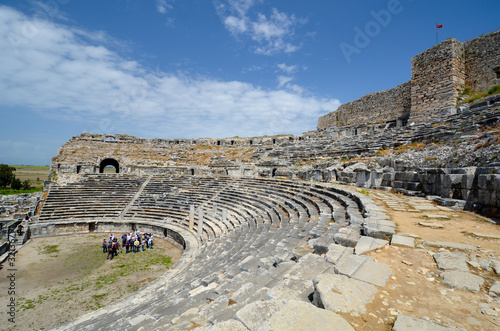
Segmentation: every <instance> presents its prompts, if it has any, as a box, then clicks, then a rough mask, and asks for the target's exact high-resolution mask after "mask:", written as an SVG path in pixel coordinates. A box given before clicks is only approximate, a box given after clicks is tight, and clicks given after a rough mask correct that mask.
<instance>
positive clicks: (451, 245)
mask: <svg viewBox="0 0 500 331" xmlns="http://www.w3.org/2000/svg"><path fill="white" fill-rule="evenodd" d="M424 245H425V246H430V247H438V248H447V249H458V250H461V251H474V252H475V251H477V250H479V248H477V247H476V246H473V245H469V244H459V243H452V242H446V241H424Z"/></svg>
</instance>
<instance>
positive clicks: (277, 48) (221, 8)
mask: <svg viewBox="0 0 500 331" xmlns="http://www.w3.org/2000/svg"><path fill="white" fill-rule="evenodd" d="M257 2H258V1H254V0H227V5H226V4H225V3H220V4H219V5H218V6H217V7H216V9H217V12H218V14H219V16H220V17H221V20H222V22H223V24H224V26H225V27H226V29H227V30H228V31H229V32H230V33H231V34H232V35H234V36H236V37H239V36H242V37H249V38H250V39H251V40H253V41H254V42H255V43H256V46H255V48H254V51H255V53H257V54H264V55H272V54H276V53H281V52H284V53H292V52H295V51H297V50H298V49H299V48H300V45H297V44H296V43H294V41H293V37H294V33H295V32H294V27H295V26H296V25H298V24H304V23H305V22H306V21H305V20H304V19H298V18H296V17H295V15H293V14H292V15H287V14H285V13H283V12H280V11H278V10H277V9H276V8H273V9H272V13H271V15H268V16H266V15H264V14H262V13H257V15H256V17H251V15H249V13H248V11H249V10H250V8H251V7H252V6H254V5H255V4H256V3H257Z"/></svg>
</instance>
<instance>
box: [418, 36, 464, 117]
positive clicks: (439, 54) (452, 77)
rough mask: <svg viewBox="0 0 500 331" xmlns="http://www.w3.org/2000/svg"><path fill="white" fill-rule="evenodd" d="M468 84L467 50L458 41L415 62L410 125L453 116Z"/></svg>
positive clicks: (443, 43)
mask: <svg viewBox="0 0 500 331" xmlns="http://www.w3.org/2000/svg"><path fill="white" fill-rule="evenodd" d="M464 84H465V61H464V46H463V44H462V43H461V42H459V41H458V40H455V39H448V40H445V41H443V42H442V43H440V44H438V45H436V46H434V47H432V48H430V49H428V50H426V51H425V52H423V53H421V54H419V55H416V56H414V57H413V58H412V59H411V115H410V120H409V121H410V122H416V123H420V122H424V121H428V120H429V119H430V118H435V117H439V116H442V115H443V114H449V112H450V110H451V109H452V108H455V107H456V106H457V100H458V97H459V96H460V94H461V92H462V90H463V88H464Z"/></svg>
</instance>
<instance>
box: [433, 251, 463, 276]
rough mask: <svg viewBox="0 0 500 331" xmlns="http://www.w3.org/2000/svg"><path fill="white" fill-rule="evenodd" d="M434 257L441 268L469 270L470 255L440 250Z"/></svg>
mask: <svg viewBox="0 0 500 331" xmlns="http://www.w3.org/2000/svg"><path fill="white" fill-rule="evenodd" d="M433 257H434V260H435V261H436V264H437V266H438V268H439V269H443V270H458V271H463V272H469V267H468V266H467V260H468V257H467V255H465V254H463V253H462V254H461V253H453V252H440V253H436V254H434V256H433Z"/></svg>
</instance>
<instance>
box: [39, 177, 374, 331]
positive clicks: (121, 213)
mask: <svg viewBox="0 0 500 331" xmlns="http://www.w3.org/2000/svg"><path fill="white" fill-rule="evenodd" d="M118 188H120V190H119V189H118ZM99 190H101V191H100V192H98V191H99ZM109 190H113V192H117V193H116V196H119V198H117V201H116V203H115V204H113V209H112V210H108V209H106V208H103V207H102V206H103V205H105V204H104V201H106V199H107V198H108V197H109V195H110V194H109ZM118 192H119V193H118ZM85 194H93V195H94V196H93V197H87V198H89V199H97V200H96V201H103V203H88V202H87V204H88V205H87V206H86V212H87V215H92V216H93V217H94V218H96V219H97V218H99V217H109V215H113V216H114V217H115V218H116V219H117V220H120V219H122V220H136V219H138V220H140V219H152V220H155V221H157V222H163V223H165V224H166V225H167V226H168V224H176V226H180V227H183V228H185V229H186V230H188V231H191V230H189V214H190V208H191V206H194V208H195V210H196V212H195V226H194V229H193V230H192V231H191V233H192V234H196V235H197V236H198V237H199V238H200V240H201V241H200V243H201V246H200V247H199V250H198V251H197V254H196V255H195V256H193V257H192V259H191V260H190V261H189V262H188V263H187V264H186V265H185V266H184V267H183V269H182V271H179V272H177V273H175V276H174V277H171V278H170V279H169V280H168V282H163V283H162V282H158V281H157V282H155V283H153V284H151V285H150V286H147V287H146V288H144V289H142V290H140V291H139V293H136V294H133V296H134V295H135V296H136V298H138V299H137V300H138V301H137V302H141V303H140V304H137V305H130V304H129V301H124V300H122V301H119V302H117V303H116V304H113V305H111V306H110V308H109V310H108V308H104V309H103V310H100V311H98V312H96V313H94V315H92V318H86V317H82V318H79V319H77V320H75V321H73V322H71V323H69V324H63V325H61V326H59V327H58V328H60V329H73V330H74V329H83V328H92V329H97V328H100V327H113V328H122V329H129V328H131V327H133V326H134V325H135V324H134V322H133V321H132V320H131V317H134V316H142V317H141V318H140V319H141V326H143V327H144V328H146V329H156V328H158V327H160V326H162V327H166V326H168V325H172V324H171V323H172V321H174V323H181V324H182V323H183V322H184V317H183V316H186V315H182V314H184V313H186V312H187V311H188V310H189V309H192V308H194V309H196V311H197V314H196V315H197V316H198V317H196V319H197V322H196V323H197V324H205V323H212V322H222V321H226V320H229V319H232V318H234V317H235V314H236V312H237V311H238V310H239V309H241V308H242V307H244V305H247V304H249V303H251V302H257V301H260V300H261V299H264V298H265V296H266V293H267V292H268V291H269V290H270V289H272V288H273V287H275V286H278V284H279V283H280V281H283V280H284V279H285V275H286V274H287V273H288V272H292V270H295V269H293V268H294V267H295V268H296V266H297V263H296V262H294V261H297V260H300V259H301V258H302V257H303V256H304V255H305V254H307V253H308V252H312V249H311V247H309V240H311V239H314V238H319V239H318V240H321V239H322V238H323V239H325V240H327V241H328V242H330V243H334V236H335V234H337V233H338V232H339V229H341V228H342V227H349V228H350V227H352V229H354V230H353V231H358V236H359V234H360V231H361V224H362V223H363V220H364V218H365V216H366V215H365V214H366V213H365V210H364V206H363V204H362V203H361V201H360V200H359V199H357V197H356V196H354V195H352V194H351V193H348V192H345V191H343V190H340V189H337V188H333V187H326V186H323V185H311V184H309V183H302V182H292V181H281V180H279V181H278V180H269V179H251V178H242V179H231V178H229V177H218V178H209V177H190V176H181V177H167V176H162V175H157V176H152V177H151V178H149V179H148V180H146V181H145V180H141V179H137V178H135V179H132V178H125V177H122V176H114V177H107V176H105V175H100V176H90V177H87V178H84V179H83V180H82V181H80V182H79V183H75V184H71V185H66V186H60V187H53V188H52V189H51V190H50V193H49V196H48V198H47V201H46V203H45V205H44V208H43V210H42V215H41V217H40V220H41V221H45V222H47V221H50V220H54V221H58V220H61V219H63V218H64V217H67V218H68V219H75V218H76V219H77V218H78V217H80V214H78V213H77V214H75V215H73V214H71V209H69V208H70V207H72V206H73V204H75V203H77V201H78V200H79V199H86V198H85V197H82V196H84V195H85ZM117 194H119V195H117ZM96 197H97V198H96ZM107 203H109V205H111V204H112V203H111V202H110V201H107ZM199 209H201V210H202V211H203V215H204V217H203V234H202V235H200V234H198V233H197V229H198V228H197V225H198V216H199V214H198V210H199ZM222 213H225V214H226V216H227V217H226V218H225V219H223V217H222ZM81 217H84V216H81ZM353 221H354V223H353ZM353 226H354V227H353ZM318 258H319V256H318ZM321 261H323V260H322V259H321ZM321 261H319V262H318V263H319V264H320V265H322V263H324V261H323V262H321ZM174 269H175V268H174ZM174 272H175V270H174ZM311 280H312V278H311ZM242 289H249V290H250V289H251V290H250V293H246V292H245V293H246V294H244V293H242ZM139 298H147V299H139ZM229 298H234V299H232V300H234V301H235V304H232V305H228V304H227V302H226V301H227V300H229ZM236 299H237V300H236ZM125 300H128V299H125ZM225 300H226V301H225ZM220 302H222V303H224V302H226V303H225V304H219V303H220ZM143 317H144V318H143ZM184 323H188V324H189V323H191V322H187V319H186V322H184ZM193 325H195V324H192V325H191V326H193ZM185 328H186V329H187V328H188V326H186V327H185Z"/></svg>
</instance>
